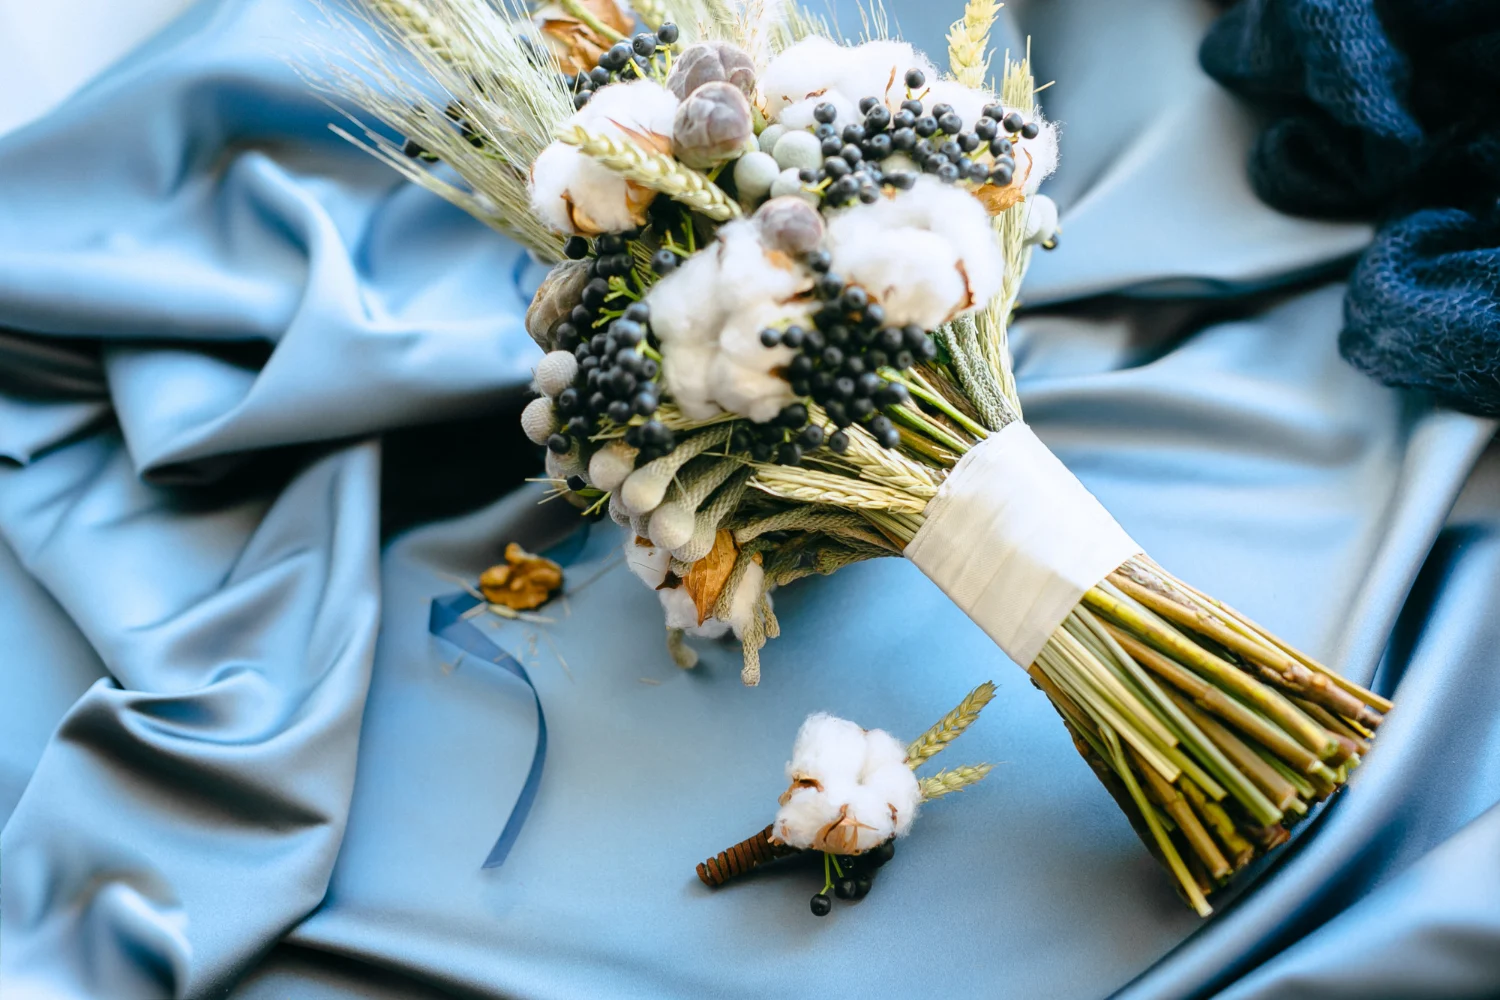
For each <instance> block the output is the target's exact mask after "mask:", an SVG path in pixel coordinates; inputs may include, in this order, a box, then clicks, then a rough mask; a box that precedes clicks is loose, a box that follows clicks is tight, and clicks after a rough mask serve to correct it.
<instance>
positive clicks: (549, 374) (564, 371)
mask: <svg viewBox="0 0 1500 1000" xmlns="http://www.w3.org/2000/svg"><path fill="white" fill-rule="evenodd" d="M577 377H578V359H577V358H575V357H574V356H573V353H572V352H571V351H549V352H547V353H546V354H544V355H542V360H540V361H538V362H537V365H536V378H535V380H534V382H533V384H534V385H535V386H536V390H537V392H540V393H542V394H543V395H546V396H553V397H556V396H557V394H558V393H560V392H562V391H563V390H564V389H566V388H567V387H568V386H570V385H572V384H573V379H575V378H577Z"/></svg>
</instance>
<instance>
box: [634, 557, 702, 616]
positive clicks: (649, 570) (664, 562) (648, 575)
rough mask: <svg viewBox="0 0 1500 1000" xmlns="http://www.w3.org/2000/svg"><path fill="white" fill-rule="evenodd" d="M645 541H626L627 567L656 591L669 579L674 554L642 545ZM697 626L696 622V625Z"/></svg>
mask: <svg viewBox="0 0 1500 1000" xmlns="http://www.w3.org/2000/svg"><path fill="white" fill-rule="evenodd" d="M643 542H644V539H642V538H639V537H635V538H627V539H625V565H626V566H628V567H629V568H630V572H632V573H634V574H635V575H636V576H637V577H639V578H640V581H641V582H642V583H644V584H645V585H646V586H648V587H650V588H651V589H652V590H655V589H656V588H657V587H660V586H661V585H662V582H663V581H664V580H666V578H667V570H668V569H669V568H670V567H671V565H672V553H671V552H669V551H668V550H666V549H664V548H661V547H660V546H658V545H647V544H642V543H643ZM694 624H696V622H695V623H694Z"/></svg>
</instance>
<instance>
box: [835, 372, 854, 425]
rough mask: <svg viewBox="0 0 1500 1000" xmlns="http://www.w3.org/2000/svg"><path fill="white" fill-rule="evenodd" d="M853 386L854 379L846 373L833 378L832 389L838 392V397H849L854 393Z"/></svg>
mask: <svg viewBox="0 0 1500 1000" xmlns="http://www.w3.org/2000/svg"><path fill="white" fill-rule="evenodd" d="M854 386H855V382H854V379H852V378H850V377H849V376H848V375H842V376H840V377H839V378H836V379H834V380H833V391H834V392H835V393H837V394H838V396H839V398H840V399H849V398H851V397H852V396H853V395H854ZM835 422H837V421H835Z"/></svg>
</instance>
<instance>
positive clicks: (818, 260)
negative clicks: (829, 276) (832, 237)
mask: <svg viewBox="0 0 1500 1000" xmlns="http://www.w3.org/2000/svg"><path fill="white" fill-rule="evenodd" d="M832 265H833V258H832V257H830V256H829V254H828V251H827V250H814V251H813V252H812V253H810V254H808V255H807V266H808V267H810V268H812V269H813V270H814V271H818V272H820V273H821V272H823V271H826V270H828V268H829V267H831V266H832Z"/></svg>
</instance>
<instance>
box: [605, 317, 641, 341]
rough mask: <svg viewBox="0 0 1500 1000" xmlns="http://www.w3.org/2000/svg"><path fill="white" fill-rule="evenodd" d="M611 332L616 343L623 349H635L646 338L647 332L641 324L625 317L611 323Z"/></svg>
mask: <svg viewBox="0 0 1500 1000" xmlns="http://www.w3.org/2000/svg"><path fill="white" fill-rule="evenodd" d="M609 332H610V334H611V335H612V336H613V337H614V338H615V343H616V344H619V345H620V346H622V347H634V346H635V345H636V344H639V343H640V342H641V340H642V338H644V337H645V336H646V331H645V329H644V328H643V327H642V326H641V324H639V323H637V322H636V321H635V320H633V319H625V318H624V317H621V318H620V319H617V320H615V321H614V322H613V323H611V324H610V326H609Z"/></svg>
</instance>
